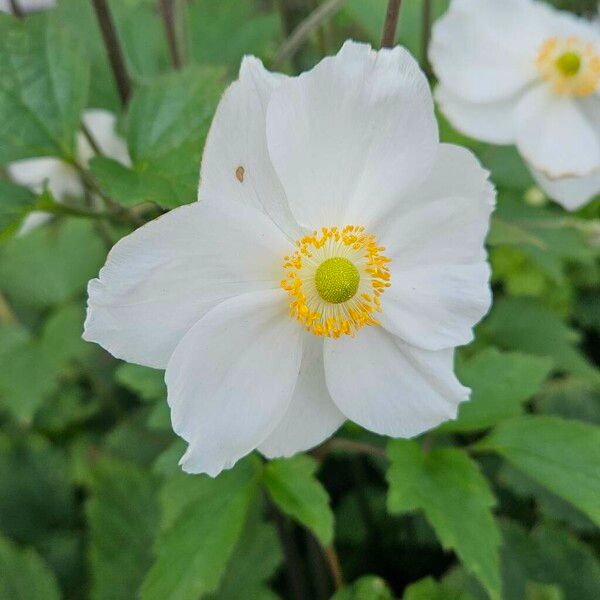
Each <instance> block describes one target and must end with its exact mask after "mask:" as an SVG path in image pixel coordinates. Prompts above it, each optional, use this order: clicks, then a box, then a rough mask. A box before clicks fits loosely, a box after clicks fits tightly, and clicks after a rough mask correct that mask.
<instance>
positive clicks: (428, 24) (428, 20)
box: [421, 0, 432, 77]
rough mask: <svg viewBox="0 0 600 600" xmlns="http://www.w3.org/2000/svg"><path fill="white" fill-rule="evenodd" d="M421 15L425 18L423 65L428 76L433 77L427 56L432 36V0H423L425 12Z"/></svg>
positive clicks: (422, 50) (422, 36)
mask: <svg viewBox="0 0 600 600" xmlns="http://www.w3.org/2000/svg"><path fill="white" fill-rule="evenodd" d="M421 16H422V19H423V20H422V23H421V25H422V27H423V30H422V34H421V66H422V67H423V71H425V74H426V75H427V77H431V75H432V73H431V65H430V64H429V58H428V57H427V50H428V49H429V39H430V37H431V0H423V14H422V15H421Z"/></svg>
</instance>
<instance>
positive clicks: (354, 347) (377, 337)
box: [325, 327, 469, 437]
mask: <svg viewBox="0 0 600 600" xmlns="http://www.w3.org/2000/svg"><path fill="white" fill-rule="evenodd" d="M453 357H454V349H453V348H449V349H447V350H440V351H437V352H431V351H428V350H420V349H418V348H414V347H412V346H409V345H408V344H405V343H404V342H402V341H401V340H399V339H398V338H395V337H394V336H393V335H391V334H390V333H388V332H387V331H385V330H384V329H382V328H380V327H366V328H365V329H363V330H361V332H360V335H358V336H356V338H354V339H351V338H346V337H344V338H340V339H338V340H329V339H328V340H325V375H326V378H327V387H328V388H329V391H330V393H331V396H332V398H333V400H334V402H335V403H336V404H337V406H338V408H339V409H340V410H341V411H342V412H343V413H344V414H345V415H346V416H347V417H348V418H349V419H352V420H353V421H354V422H355V423H358V424H359V425H362V426H363V427H365V428H366V429H369V430H371V431H374V432H376V433H380V434H383V435H389V436H394V437H414V436H415V435H418V434H420V433H423V432H424V431H427V430H429V429H431V428H432V427H435V426H436V425H439V424H440V423H442V422H444V421H447V420H448V419H454V418H455V417H456V413H457V411H458V405H459V403H460V402H463V401H464V400H467V398H468V396H469V390H468V388H465V387H463V386H462V385H460V383H459V382H458V380H457V379H456V376H455V375H454V369H453Z"/></svg>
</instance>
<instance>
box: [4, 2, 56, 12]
mask: <svg viewBox="0 0 600 600" xmlns="http://www.w3.org/2000/svg"><path fill="white" fill-rule="evenodd" d="M55 4H56V0H19V1H18V5H19V8H20V9H21V10H23V11H24V12H34V11H37V10H43V9H45V8H51V7H52V6H54V5H55ZM0 12H5V13H11V14H12V12H13V11H12V7H11V5H10V2H9V0H0Z"/></svg>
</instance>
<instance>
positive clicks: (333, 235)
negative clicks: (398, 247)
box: [281, 225, 390, 338]
mask: <svg viewBox="0 0 600 600" xmlns="http://www.w3.org/2000/svg"><path fill="white" fill-rule="evenodd" d="M296 247H297V249H296V251H295V252H294V253H293V254H292V255H291V256H286V257H284V262H283V268H284V270H285V273H286V277H285V279H283V281H282V282H281V287H282V288H283V289H284V290H285V291H287V293H288V295H289V297H290V316H291V317H292V318H295V319H296V320H298V321H299V322H300V323H301V324H302V325H303V326H304V327H305V328H306V330H307V331H310V332H311V333H313V334H314V335H318V336H326V337H331V338H338V337H340V336H341V335H350V336H354V334H355V333H356V331H358V330H359V329H361V328H362V327H364V326H366V325H379V321H378V320H377V319H376V318H375V314H376V313H377V312H380V311H381V300H380V296H381V294H382V293H383V292H384V290H385V289H386V288H388V287H389V286H390V272H389V266H388V265H389V262H390V260H389V258H387V257H386V256H384V255H383V254H382V252H383V251H384V250H385V248H383V247H382V246H378V245H377V239H376V237H375V236H374V235H372V234H368V233H365V230H364V227H361V226H358V225H346V226H345V227H343V228H341V229H340V228H338V227H323V228H322V229H321V231H320V232H317V231H314V232H313V233H312V234H311V235H306V236H304V237H303V238H302V239H300V240H298V241H297V242H296Z"/></svg>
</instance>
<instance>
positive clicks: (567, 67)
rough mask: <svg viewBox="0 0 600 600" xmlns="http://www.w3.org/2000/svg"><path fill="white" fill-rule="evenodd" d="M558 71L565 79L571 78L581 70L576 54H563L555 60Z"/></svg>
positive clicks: (579, 58)
mask: <svg viewBox="0 0 600 600" xmlns="http://www.w3.org/2000/svg"><path fill="white" fill-rule="evenodd" d="M556 66H557V67H558V70H559V71H560V72H561V73H562V74H563V75H564V76H565V77H573V76H574V75H577V73H579V69H580V68H581V57H580V56H579V54H577V52H565V53H564V54H561V55H560V56H559V57H558V58H557V59H556Z"/></svg>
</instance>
